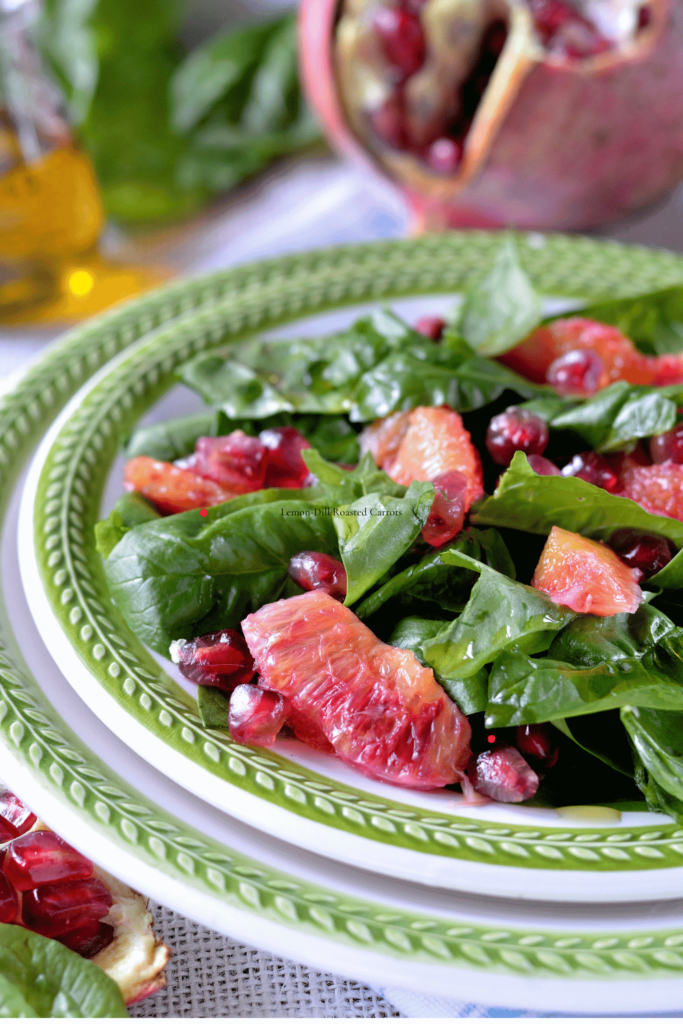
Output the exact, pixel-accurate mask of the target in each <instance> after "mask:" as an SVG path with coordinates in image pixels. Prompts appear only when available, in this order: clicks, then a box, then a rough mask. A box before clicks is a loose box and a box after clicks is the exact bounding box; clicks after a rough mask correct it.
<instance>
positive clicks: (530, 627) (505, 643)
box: [422, 549, 683, 710]
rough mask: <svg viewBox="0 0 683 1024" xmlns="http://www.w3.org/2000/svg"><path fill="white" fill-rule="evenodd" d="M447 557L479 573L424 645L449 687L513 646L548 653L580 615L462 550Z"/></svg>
mask: <svg viewBox="0 0 683 1024" xmlns="http://www.w3.org/2000/svg"><path fill="white" fill-rule="evenodd" d="M442 557H443V561H444V562H446V563H447V564H448V563H450V564H451V565H455V566H460V567H462V568H465V569H471V570H473V571H474V572H478V573H479V579H478V580H477V582H476V583H475V584H474V587H473V589H472V594H471V596H470V599H469V601H468V602H467V605H466V607H465V609H464V610H463V612H462V613H461V614H460V615H459V616H458V618H456V619H455V620H454V621H453V622H450V623H448V625H447V626H446V627H445V628H444V629H443V630H442V631H441V632H440V633H437V634H436V636H433V637H431V638H430V639H429V640H427V641H425V643H424V644H423V647H422V654H423V657H424V660H425V662H426V664H427V665H430V666H431V668H433V669H434V672H435V674H436V677H437V679H439V681H440V682H441V681H443V682H444V685H445V681H447V680H449V679H452V680H454V679H465V678H467V677H468V676H472V675H475V674H476V673H478V672H479V671H480V669H482V668H483V667H484V666H485V665H488V664H490V663H491V662H492V661H494V660H495V658H496V657H497V656H498V655H499V654H500V652H501V651H505V650H508V649H509V648H514V649H515V650H517V651H523V652H525V653H527V654H538V653H539V652H541V651H546V650H547V649H548V647H549V646H550V644H551V642H552V640H553V638H554V636H555V634H556V633H557V632H558V630H561V629H562V628H563V627H564V626H566V625H567V623H569V622H571V620H572V619H573V618H574V617H575V616H574V612H572V611H570V610H569V609H568V608H563V607H561V606H559V605H557V604H554V603H553V602H552V601H551V600H550V599H549V598H548V597H546V596H545V594H542V593H541V592H540V591H538V590H535V589H534V588H533V587H527V586H525V585H524V584H523V583H516V582H515V581H514V580H511V579H508V577H507V576H504V575H503V574H502V573H499V572H496V571H495V569H491V568H490V567H489V566H487V565H485V564H484V563H483V562H477V561H476V560H475V559H473V558H470V557H469V556H468V555H465V554H463V553H462V552H460V551H455V550H453V549H451V550H450V551H444V553H443V556H442ZM682 692H683V691H682ZM478 710H483V705H482V707H481V708H478Z"/></svg>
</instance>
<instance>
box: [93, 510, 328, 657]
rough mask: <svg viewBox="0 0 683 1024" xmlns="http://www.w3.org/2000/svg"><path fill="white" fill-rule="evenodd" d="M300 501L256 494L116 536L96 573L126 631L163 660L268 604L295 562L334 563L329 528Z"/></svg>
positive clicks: (282, 585) (144, 525) (152, 523)
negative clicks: (172, 649)
mask: <svg viewBox="0 0 683 1024" xmlns="http://www.w3.org/2000/svg"><path fill="white" fill-rule="evenodd" d="M306 493H307V492H297V491H291V490H289V491H288V490H284V491H260V492H257V493H256V494H247V495H243V496H242V497H240V498H235V499H233V500H232V501H229V502H226V503H225V504H223V505H217V506H215V507H214V508H211V509H209V510H208V515H207V516H206V517H201V516H200V515H199V511H198V510H194V511H192V512H184V513H182V514H180V515H175V516H169V517H167V518H164V519H159V520H157V521H155V522H150V523H144V524H143V525H142V526H137V527H135V529H133V530H130V531H129V532H128V533H126V534H125V535H124V536H123V538H122V539H121V540H120V541H119V543H118V544H117V545H116V547H115V548H114V549H113V551H112V552H111V554H110V555H109V557H108V558H107V560H106V561H105V563H104V565H105V572H106V575H107V579H108V581H109V587H110V592H111V595H112V597H113V599H114V601H115V603H116V604H117V605H118V607H119V608H120V609H121V611H122V613H123V615H124V617H125V618H126V621H127V622H128V624H129V626H130V627H131V629H132V630H133V631H134V632H135V633H136V634H137V635H138V636H139V637H140V639H141V640H143V641H144V642H145V643H148V644H149V646H150V647H152V648H153V649H154V650H155V651H158V652H159V653H160V654H167V652H168V648H169V645H170V643H171V641H172V640H174V639H178V638H180V637H194V636H200V635H201V634H203V633H207V632H210V631H212V630H215V629H221V628H226V627H233V628H234V627H236V626H237V625H239V623H240V621H241V620H242V619H243V618H244V616H245V615H247V614H248V613H249V612H251V611H254V610H255V609H257V608H259V607H260V606H261V605H262V604H265V603H267V602H269V601H274V600H277V599H278V598H279V597H280V596H281V594H282V591H283V588H284V587H285V585H286V584H287V581H288V578H289V577H288V573H287V567H288V564H289V560H290V558H291V557H292V555H295V554H297V552H299V551H310V550H313V551H321V552H326V553H328V554H332V555H335V556H338V554H339V549H338V545H337V539H336V534H335V531H334V527H333V525H332V520H331V519H330V517H329V516H328V515H324V514H322V515H320V514H318V515H316V505H315V504H314V503H311V502H310V501H306V500H304V498H303V495H304V494H306ZM318 511H319V510H318Z"/></svg>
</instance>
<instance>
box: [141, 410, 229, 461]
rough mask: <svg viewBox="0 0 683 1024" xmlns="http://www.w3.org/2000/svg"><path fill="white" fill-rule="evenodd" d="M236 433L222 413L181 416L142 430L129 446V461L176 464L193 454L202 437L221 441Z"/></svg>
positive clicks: (213, 412) (153, 424) (217, 411)
mask: <svg viewBox="0 0 683 1024" xmlns="http://www.w3.org/2000/svg"><path fill="white" fill-rule="evenodd" d="M234 429H235V428H234V427H231V426H230V421H229V420H228V418H227V416H226V415H225V413H224V412H222V411H221V410H212V411H211V412H200V413H195V414H194V415H192V416H177V417H176V418H175V419H172V420H165V421H164V422H162V423H152V424H151V425H150V426H146V427H138V429H137V430H135V431H134V432H133V434H132V435H131V437H130V440H129V441H128V444H127V445H126V450H125V455H126V458H127V459H134V458H135V457H136V455H148V456H149V457H150V458H151V459H159V460H160V461H161V462H174V461H175V460H176V459H182V458H184V457H185V456H186V455H189V454H190V453H191V452H193V451H194V446H195V444H196V443H197V440H198V439H199V438H200V437H221V436H222V435H223V434H228V433H229V432H230V430H234Z"/></svg>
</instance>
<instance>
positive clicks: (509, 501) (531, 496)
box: [471, 452, 683, 590]
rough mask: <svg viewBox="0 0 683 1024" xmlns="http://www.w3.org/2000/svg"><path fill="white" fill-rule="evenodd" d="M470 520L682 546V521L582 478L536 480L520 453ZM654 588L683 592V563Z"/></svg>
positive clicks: (676, 560)
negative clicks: (636, 536)
mask: <svg viewBox="0 0 683 1024" xmlns="http://www.w3.org/2000/svg"><path fill="white" fill-rule="evenodd" d="M471 519H472V522H474V523H476V524H478V525H488V526H497V527H506V526H507V527H512V528H513V529H516V530H524V531H527V532H528V533H540V534H548V533H550V531H551V530H552V528H553V526H561V527H562V528H563V529H565V530H570V531H571V532H573V533H580V534H582V535H583V536H585V537H593V538H596V539H598V540H606V541H608V540H609V538H610V537H611V536H612V534H613V533H614V532H615V531H616V530H619V529H622V528H631V529H634V530H639V531H641V532H642V533H649V534H653V535H655V536H658V537H667V538H668V539H669V540H670V541H671V542H672V543H673V545H674V546H675V547H676V548H681V547H683V523H682V522H679V520H677V519H671V518H670V517H668V516H656V515H652V514H650V513H649V512H646V511H645V509H643V508H641V507H640V505H637V504H636V503H635V501H631V500H630V498H620V497H619V496H618V495H616V494H609V493H608V492H607V491H604V490H602V489H601V488H599V487H595V486H594V485H593V484H589V483H587V482H586V481H585V480H580V479H579V478H578V477H559V476H537V475H536V473H534V471H533V470H532V469H531V467H530V466H529V463H528V462H527V459H526V456H525V455H523V454H522V453H521V452H516V453H515V456H514V458H513V460H512V463H511V465H510V468H509V469H508V471H507V472H506V473H505V474H504V475H503V478H502V480H501V482H500V484H499V486H498V487H497V488H496V492H495V494H494V495H493V497H491V498H487V499H486V500H485V501H484V502H483V504H482V505H480V506H479V508H478V509H477V510H476V511H475V512H474V513H473V514H472V517H471ZM649 583H650V584H651V585H652V586H653V587H663V588H664V589H669V588H670V589H674V590H676V589H679V588H681V587H683V560H682V559H680V558H679V557H678V556H677V557H675V558H674V559H673V560H672V561H671V562H670V563H669V565H668V566H666V568H665V569H663V570H662V571H661V572H659V573H657V575H656V576H653V577H652V579H651V580H650V581H649Z"/></svg>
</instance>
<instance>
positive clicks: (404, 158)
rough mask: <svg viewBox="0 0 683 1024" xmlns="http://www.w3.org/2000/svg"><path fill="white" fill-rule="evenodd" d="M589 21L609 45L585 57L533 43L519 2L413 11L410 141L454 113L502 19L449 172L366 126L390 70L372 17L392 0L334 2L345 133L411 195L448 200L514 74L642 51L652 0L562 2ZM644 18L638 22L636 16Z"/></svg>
mask: <svg viewBox="0 0 683 1024" xmlns="http://www.w3.org/2000/svg"><path fill="white" fill-rule="evenodd" d="M565 3H566V5H567V6H572V7H573V8H574V9H575V10H576V12H577V15H578V16H579V17H582V18H584V19H586V20H587V21H588V22H590V23H591V24H592V25H593V26H594V27H595V29H596V30H597V31H598V33H599V34H600V35H601V36H603V37H604V39H606V40H607V41H608V42H609V44H610V47H609V49H607V50H605V52H603V53H600V54H597V55H594V56H587V57H580V58H579V57H568V56H566V55H564V54H560V53H553V52H552V49H550V50H548V49H546V47H545V46H544V45H543V43H542V41H541V38H540V36H539V34H538V32H537V30H536V26H535V23H534V18H533V16H532V13H531V10H530V8H529V6H528V5H527V0H427V2H426V3H425V4H424V6H423V7H422V8H421V10H420V15H419V17H420V22H421V25H422V29H423V32H424V36H425V43H426V57H425V60H424V63H423V65H422V67H421V68H420V69H419V70H418V71H416V72H415V73H414V74H412V75H410V76H409V77H408V78H407V80H406V81H405V83H404V86H403V88H404V90H405V104H406V120H407V122H408V124H409V125H410V126H411V138H417V139H418V140H420V134H421V131H424V130H425V127H426V128H427V133H428V126H429V124H430V122H431V123H436V122H439V121H442V122H448V121H449V120H452V119H453V118H454V117H455V116H457V97H458V94H459V90H460V87H461V86H462V84H463V83H464V82H465V81H466V80H467V78H468V76H469V75H470V73H471V72H472V71H473V69H475V68H476V65H477V62H478V60H479V57H480V53H481V45H482V40H483V39H484V36H485V33H486V31H487V29H488V28H489V27H490V26H491V25H492V23H494V22H504V24H505V26H506V30H507V35H506V39H505V44H504V46H503V49H502V52H501V53H500V56H499V57H498V59H497V61H496V63H495V67H494V69H493V72H492V73H491V77H490V79H489V81H488V84H487V85H486V88H485V89H484V91H483V94H482V95H481V97H480V99H479V102H478V106H477V108H476V112H475V114H474V118H473V120H472V123H471V125H470V127H469V129H468V130H467V131H466V134H465V135H464V139H463V154H462V161H461V163H460V165H459V167H458V168H457V170H456V171H454V172H449V173H440V172H438V171H435V170H433V169H432V168H431V167H430V166H429V164H428V163H427V162H426V160H425V158H424V156H423V155H422V154H416V153H414V152H409V151H405V150H401V149H397V148H393V147H392V146H391V145H390V144H389V143H387V142H384V141H383V140H382V139H380V138H379V137H378V135H377V134H376V132H375V131H373V128H372V125H371V123H370V115H371V114H372V112H373V111H376V110H378V109H379V108H380V107H381V105H382V103H384V102H385V101H386V100H387V99H389V98H390V97H391V96H392V94H393V92H394V90H395V88H396V84H397V70H396V68H395V67H393V66H392V64H391V63H390V62H389V61H388V60H387V57H386V55H385V52H384V49H383V46H382V42H381V39H380V37H379V35H378V33H377V31H376V29H375V26H374V17H375V14H376V13H377V11H378V10H379V9H380V8H383V7H387V6H390V7H397V6H398V4H397V3H396V0H342V2H341V4H340V7H339V20H338V22H337V25H336V30H335V31H336V37H335V72H336V76H337V80H338V84H339V90H340V97H341V100H342V103H343V106H344V109H345V111H346V116H347V118H348V122H349V125H350V127H351V129H352V130H353V132H354V134H355V135H356V136H357V137H358V138H359V139H360V140H361V141H362V142H363V143H364V144H365V145H366V146H367V147H368V148H369V150H370V151H371V152H373V153H374V155H375V156H376V157H377V158H378V159H379V161H380V162H381V163H382V164H383V165H384V166H385V168H386V169H388V170H389V171H390V172H391V174H392V176H393V177H394V178H396V179H397V180H399V181H401V182H403V183H404V184H406V185H408V186H409V187H411V188H413V189H414V190H415V191H416V192H419V193H421V194H423V195H431V196H433V197H434V198H439V199H444V200H448V199H451V198H453V197H454V196H456V195H457V193H458V192H459V191H460V190H461V189H462V188H463V187H464V186H465V185H466V184H467V182H468V181H470V180H471V179H472V177H473V176H474V175H475V173H476V172H477V170H478V168H479V167H480V165H481V163H482V162H483V160H484V158H485V157H486V155H487V152H488V150H489V148H490V146H491V144H492V142H493V140H494V139H495V137H496V134H497V131H498V129H499V127H500V125H501V124H502V122H503V120H504V118H505V116H506V114H507V112H508V110H509V108H510V106H511V104H512V102H513V100H514V98H515V96H516V95H517V93H518V91H519V88H520V86H521V83H522V81H523V80H524V78H525V77H526V76H527V75H528V74H529V72H530V71H531V70H532V68H533V66H534V65H536V64H539V63H547V64H551V65H555V66H559V67H561V68H562V69H564V70H569V71H572V72H574V73H577V74H587V73H595V72H597V71H600V70H602V69H603V68H606V67H608V66H610V65H611V64H614V63H620V62H621V61H623V60H625V59H631V58H633V56H634V55H635V54H636V53H638V52H640V51H641V50H642V49H644V48H649V46H650V45H651V41H652V39H653V37H654V34H655V30H656V24H655V23H656V22H657V20H658V18H657V13H658V7H659V4H658V0H650V2H648V0H565ZM643 8H646V9H647V11H648V14H649V15H650V18H649V23H648V24H647V26H646V27H642V28H641V27H639V14H640V11H641V9H643Z"/></svg>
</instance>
